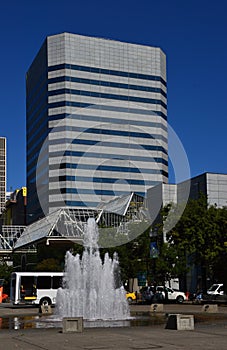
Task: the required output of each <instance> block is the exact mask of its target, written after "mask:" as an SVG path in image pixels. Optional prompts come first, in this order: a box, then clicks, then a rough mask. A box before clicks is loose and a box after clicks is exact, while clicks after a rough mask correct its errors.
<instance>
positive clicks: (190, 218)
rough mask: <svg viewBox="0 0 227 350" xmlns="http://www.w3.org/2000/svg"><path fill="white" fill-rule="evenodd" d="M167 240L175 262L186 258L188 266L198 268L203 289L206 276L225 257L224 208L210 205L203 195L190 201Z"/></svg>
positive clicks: (226, 229) (211, 274)
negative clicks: (173, 250)
mask: <svg viewBox="0 0 227 350" xmlns="http://www.w3.org/2000/svg"><path fill="white" fill-rule="evenodd" d="M167 241H168V243H169V245H170V247H171V246H174V249H175V251H176V254H177V257H178V260H179V258H180V260H182V259H184V260H185V258H189V259H188V260H190V264H195V265H197V266H200V267H201V271H202V287H203V289H206V280H207V273H208V274H209V277H211V279H213V278H214V276H215V273H216V269H217V264H218V263H219V267H220V261H222V262H223V258H224V257H225V258H226V248H225V245H224V242H225V241H227V210H226V208H217V207H216V206H209V205H208V204H207V198H206V197H205V196H204V195H201V196H200V198H199V199H198V200H192V199H191V200H189V201H188V203H187V205H186V208H185V210H184V213H183V215H182V217H181V218H180V220H179V221H178V223H177V224H176V226H175V227H174V228H173V229H172V230H170V232H168V234H167ZM182 263H185V261H183V260H182Z"/></svg>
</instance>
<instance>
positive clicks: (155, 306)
mask: <svg viewBox="0 0 227 350" xmlns="http://www.w3.org/2000/svg"><path fill="white" fill-rule="evenodd" d="M150 312H163V304H151V308H150Z"/></svg>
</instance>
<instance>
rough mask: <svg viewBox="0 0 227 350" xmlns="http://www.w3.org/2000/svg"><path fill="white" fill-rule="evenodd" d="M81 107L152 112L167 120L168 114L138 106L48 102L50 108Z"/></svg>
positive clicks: (148, 113)
mask: <svg viewBox="0 0 227 350" xmlns="http://www.w3.org/2000/svg"><path fill="white" fill-rule="evenodd" d="M66 106H68V107H79V108H87V107H89V108H92V109H96V108H97V109H98V107H100V108H101V109H102V110H113V111H115V112H116V111H117V110H119V111H121V112H122V111H124V110H125V111H127V112H128V113H141V114H147V115H151V113H154V115H158V116H160V117H162V118H163V119H165V120H167V116H166V115H165V114H164V113H163V112H161V111H150V110H149V111H147V113H146V110H145V109H141V110H140V109H138V108H137V109H136V108H130V109H127V108H124V107H115V106H114V107H113V106H105V105H97V104H92V103H85V102H72V101H59V102H52V103H48V108H59V107H66Z"/></svg>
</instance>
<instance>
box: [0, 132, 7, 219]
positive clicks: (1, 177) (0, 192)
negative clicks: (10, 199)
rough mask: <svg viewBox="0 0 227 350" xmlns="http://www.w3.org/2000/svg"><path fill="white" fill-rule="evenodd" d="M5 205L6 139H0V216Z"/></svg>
mask: <svg viewBox="0 0 227 350" xmlns="http://www.w3.org/2000/svg"><path fill="white" fill-rule="evenodd" d="M5 203H6V138H5V137H0V214H1V213H2V211H3V209H4V208H5Z"/></svg>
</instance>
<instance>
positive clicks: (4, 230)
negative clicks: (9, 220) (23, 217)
mask: <svg viewBox="0 0 227 350" xmlns="http://www.w3.org/2000/svg"><path fill="white" fill-rule="evenodd" d="M25 228H26V226H17V225H3V226H1V231H0V255H4V254H6V253H11V252H12V250H13V249H14V246H15V243H16V242H17V240H18V239H19V238H20V236H21V235H22V233H23V231H24V230H25Z"/></svg>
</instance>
